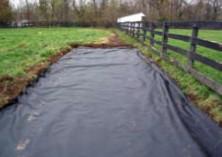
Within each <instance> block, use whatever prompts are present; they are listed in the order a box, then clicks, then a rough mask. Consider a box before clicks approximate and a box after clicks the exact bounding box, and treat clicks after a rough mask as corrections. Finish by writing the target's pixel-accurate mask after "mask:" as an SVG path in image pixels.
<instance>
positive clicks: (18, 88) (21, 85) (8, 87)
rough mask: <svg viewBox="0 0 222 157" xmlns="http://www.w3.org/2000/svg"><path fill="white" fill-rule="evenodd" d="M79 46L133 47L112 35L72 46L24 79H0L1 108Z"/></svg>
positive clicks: (46, 61)
mask: <svg viewBox="0 0 222 157" xmlns="http://www.w3.org/2000/svg"><path fill="white" fill-rule="evenodd" d="M79 46H85V47H92V48H111V47H132V46H131V45H126V44H124V43H123V42H121V41H120V39H119V38H118V36H117V35H116V34H112V35H111V36H110V37H108V38H103V39H101V41H99V42H96V43H92V44H71V45H70V48H65V49H62V50H61V51H60V52H58V53H56V54H55V55H53V56H51V57H49V58H48V59H47V60H45V61H42V62H40V63H38V64H36V65H34V66H31V67H29V68H27V69H26V70H25V71H26V75H25V76H23V77H11V76H2V77H0V108H3V107H6V106H8V105H10V104H11V103H13V102H14V101H16V100H17V97H18V96H19V95H21V94H22V93H23V91H25V88H26V87H27V86H29V85H32V84H33V82H35V81H36V80H37V79H38V78H39V76H40V75H41V74H43V73H44V72H46V71H47V69H48V67H49V66H50V65H51V64H53V63H56V62H57V61H58V60H59V59H60V58H61V57H62V56H64V55H65V54H67V53H68V52H70V51H71V49H72V48H77V47H79Z"/></svg>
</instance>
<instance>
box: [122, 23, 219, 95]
mask: <svg viewBox="0 0 222 157" xmlns="http://www.w3.org/2000/svg"><path fill="white" fill-rule="evenodd" d="M119 28H120V29H121V30H123V31H125V32H126V33H127V34H129V35H130V36H133V37H135V38H137V39H138V40H139V41H140V42H142V43H143V44H144V43H145V41H147V40H149V43H150V47H151V48H152V50H154V52H157V53H158V54H159V55H160V56H161V58H162V59H164V60H167V61H169V62H171V63H173V64H175V65H176V66H177V67H179V68H182V69H183V70H184V71H186V72H189V73H191V74H192V75H193V76H194V77H195V78H196V79H197V80H199V81H200V82H201V83H203V84H205V85H207V86H208V87H210V88H211V89H213V90H214V91H216V92H217V93H219V94H220V95H222V84H221V83H219V82H217V81H215V80H213V79H211V78H209V77H206V76H205V75H203V74H202V73H201V72H199V71H198V70H196V69H195V68H194V66H193V65H194V62H195V61H198V62H201V63H202V64H205V65H207V66H210V67H212V68H214V69H216V70H219V71H220V72H221V71H222V64H221V63H218V62H217V61H215V60H213V59H210V58H207V57H205V56H202V55H200V54H198V53H196V47H197V45H199V46H203V47H206V48H209V49H213V50H217V51H219V52H221V53H222V44H221V43H217V42H212V41H208V40H205V39H200V38H199V37H198V32H199V31H200V29H218V30H222V22H163V23H154V22H144V21H143V22H126V23H120V24H119ZM159 28H162V31H159ZM170 28H184V29H192V34H191V35H190V36H186V35H179V34H174V33H169V29H170ZM155 35H160V36H162V41H157V40H155ZM168 39H176V40H181V41H184V42H189V43H190V49H189V50H185V49H183V48H180V47H177V46H173V45H170V44H169V43H168ZM155 44H157V45H159V46H161V50H160V51H158V50H157V49H156V48H154V45H155ZM168 50H171V51H173V52H176V53H178V54H180V55H183V56H184V57H186V58H187V59H188V63H187V65H186V66H184V65H182V64H180V62H179V61H177V60H176V59H173V61H172V60H170V59H169V57H168V54H167V51H168ZM212 53H213V52H212Z"/></svg>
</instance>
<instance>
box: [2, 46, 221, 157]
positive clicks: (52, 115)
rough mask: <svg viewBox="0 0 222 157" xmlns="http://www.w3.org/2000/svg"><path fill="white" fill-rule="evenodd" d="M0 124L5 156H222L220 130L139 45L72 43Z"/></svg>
mask: <svg viewBox="0 0 222 157" xmlns="http://www.w3.org/2000/svg"><path fill="white" fill-rule="evenodd" d="M0 126H1V128H0V156H1V157H207V156H209V157H210V156H212V157H222V129H221V128H219V127H218V126H217V125H216V124H215V123H214V122H213V121H211V120H210V119H209V118H207V116H206V115H205V114H203V113H202V112H200V111H199V110H198V109H196V108H195V107H193V105H192V104H190V103H189V102H188V101H187V100H186V98H185V97H184V96H183V94H182V93H181V92H180V90H179V89H178V88H177V87H176V86H175V85H174V83H173V82H172V81H170V80H169V79H168V78H167V76H165V74H164V73H162V72H161V71H160V70H159V69H158V68H157V67H156V66H155V65H153V64H152V63H147V62H146V61H145V60H144V57H143V56H141V54H139V53H138V51H137V50H136V49H127V48H112V49H111V48H110V49H92V48H84V47H82V48H78V49H74V50H73V51H72V52H70V53H69V54H67V55H65V56H64V57H63V58H61V59H60V60H59V62H58V63H56V64H54V65H52V66H51V67H50V68H49V71H48V72H47V73H46V74H45V75H44V76H43V77H41V78H40V80H39V81H38V82H37V83H36V84H35V85H33V86H32V87H29V88H28V89H27V91H26V93H24V94H23V95H22V96H20V97H19V99H18V102H17V103H15V104H13V105H11V106H9V107H7V108H5V109H3V110H1V111H0Z"/></svg>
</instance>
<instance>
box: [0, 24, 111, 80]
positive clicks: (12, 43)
mask: <svg viewBox="0 0 222 157" xmlns="http://www.w3.org/2000/svg"><path fill="white" fill-rule="evenodd" d="M110 34H111V32H110V31H107V30H103V29H90V28H89V29H88V28H87V29H85V28H25V29H23V28H22V29H0V76H2V75H10V76H21V75H25V69H26V68H27V67H30V66H32V65H34V64H36V63H38V62H40V61H42V60H44V59H47V58H48V57H49V56H51V55H53V54H55V53H57V52H58V51H59V50H60V49H61V48H66V47H67V46H69V44H71V43H82V44H86V43H93V42H96V41H98V40H100V39H101V38H104V37H107V36H109V35H110Z"/></svg>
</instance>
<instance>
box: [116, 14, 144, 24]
mask: <svg viewBox="0 0 222 157" xmlns="http://www.w3.org/2000/svg"><path fill="white" fill-rule="evenodd" d="M144 17H145V14H144V13H137V14H132V15H128V16H124V17H120V18H118V19H117V23H122V22H140V21H142V20H143V18H144Z"/></svg>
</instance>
